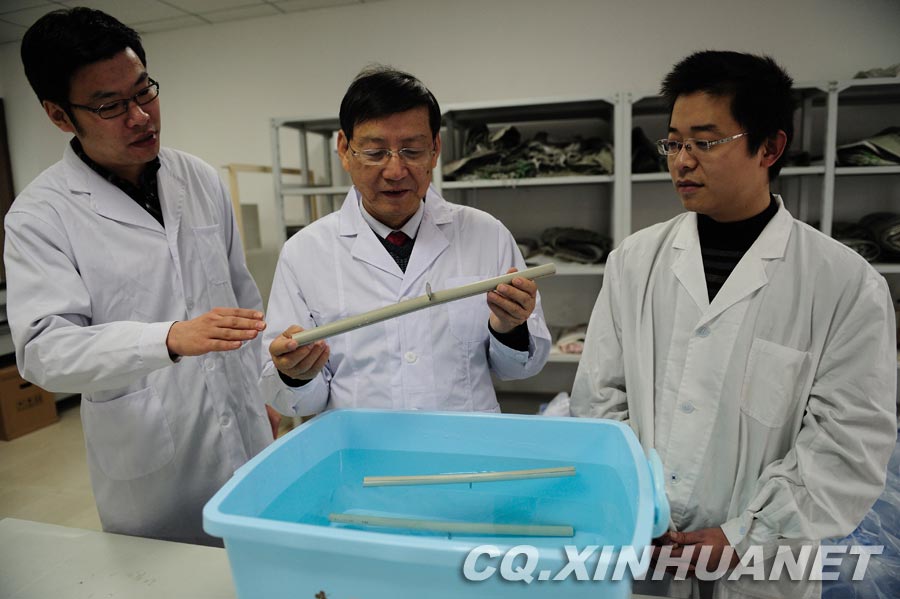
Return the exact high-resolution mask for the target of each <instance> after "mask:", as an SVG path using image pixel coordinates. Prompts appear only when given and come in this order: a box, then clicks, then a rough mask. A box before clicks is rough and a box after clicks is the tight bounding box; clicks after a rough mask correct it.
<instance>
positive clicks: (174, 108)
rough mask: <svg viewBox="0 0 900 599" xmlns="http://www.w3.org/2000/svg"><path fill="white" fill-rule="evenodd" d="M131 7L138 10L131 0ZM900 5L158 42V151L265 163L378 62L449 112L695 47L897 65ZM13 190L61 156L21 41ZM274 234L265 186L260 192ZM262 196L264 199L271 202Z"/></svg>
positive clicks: (654, 73)
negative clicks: (281, 134) (272, 124)
mask: <svg viewBox="0 0 900 599" xmlns="http://www.w3.org/2000/svg"><path fill="white" fill-rule="evenodd" d="M132 1H134V0H132ZM898 31H900V9H898V4H897V0H857V1H854V2H846V1H844V0H818V1H816V0H794V1H785V0H755V1H747V0H740V1H722V0H720V1H718V2H710V1H708V0H682V1H681V2H673V1H671V0H607V1H604V2H599V1H594V2H592V1H588V0H568V1H565V0H562V1H557V2H551V1H547V0H542V1H534V0H455V1H453V2H441V1H435V0H384V1H382V2H377V3H373V4H359V5H352V6H345V7H340V8H332V9H323V10H317V11H309V12H302V13H293V14H290V15H282V16H278V17H271V18H263V19H256V20H252V21H246V22H240V23H224V24H218V25H210V26H206V27H198V28H191V29H182V30H177V31H170V32H161V33H153V34H147V35H145V36H144V45H145V48H146V50H147V55H148V59H149V69H150V72H151V74H152V75H153V76H154V77H155V78H157V79H159V81H160V82H161V84H162V85H161V87H162V96H161V102H162V104H163V143H164V144H166V145H169V146H173V147H176V148H180V149H183V150H186V151H188V152H191V153H194V154H197V155H199V156H201V157H202V158H204V159H205V160H207V161H208V162H210V163H211V164H213V165H216V166H222V165H224V164H227V163H230V162H242V163H257V164H269V163H270V162H271V158H270V142H269V130H268V121H269V118H271V117H274V116H306V115H336V113H337V109H338V105H339V102H340V99H341V97H342V95H343V93H344V91H345V90H346V88H347V85H348V84H349V82H350V80H351V79H352V78H353V76H354V75H355V74H356V73H357V72H358V71H359V70H360V68H362V67H363V66H364V65H365V64H367V63H368V62H373V61H375V62H382V63H387V64H392V65H394V66H397V67H399V68H403V69H407V70H409V71H411V72H412V73H414V74H416V75H417V76H419V77H420V78H421V79H423V80H424V81H425V83H426V84H427V85H428V86H429V87H430V88H431V89H432V91H433V92H434V93H435V95H436V96H437V98H438V100H439V101H440V102H441V103H442V104H450V103H458V102H471V101H482V100H503V99H512V98H522V97H531V96H544V97H546V96H574V95H602V94H605V93H610V92H614V91H624V90H633V91H653V90H655V89H656V88H657V87H658V85H659V80H660V79H661V77H662V76H663V75H664V74H665V73H666V72H667V70H668V69H669V68H670V67H671V65H672V64H673V63H674V62H675V61H677V60H678V59H680V58H682V57H683V56H685V55H686V54H688V53H690V52H691V51H694V50H699V49H705V48H716V49H736V50H745V51H752V52H758V53H768V54H770V55H772V56H773V57H775V58H776V59H777V60H778V61H779V62H781V63H782V64H783V65H784V66H785V67H786V68H787V69H788V70H789V71H790V72H791V74H792V75H793V76H794V77H795V79H796V80H798V81H813V80H831V79H847V78H850V77H852V76H853V75H854V74H855V73H856V72H857V71H858V70H863V69H868V68H872V67H876V66H887V65H890V64H894V63H896V62H900V35H898V34H897V32H898ZM2 91H5V92H6V93H5V96H4V97H5V101H6V110H7V119H8V122H9V131H10V144H11V150H12V161H13V174H14V184H15V188H16V190H17V191H19V190H21V189H22V188H23V187H24V186H25V185H26V184H27V183H28V182H29V181H30V180H31V179H32V178H34V177H35V176H36V175H37V174H38V173H39V172H40V171H41V170H42V169H43V168H45V167H47V166H48V165H50V164H51V163H52V162H54V161H56V160H58V159H59V156H60V155H61V152H62V146H63V143H64V141H65V136H64V135H62V134H61V133H59V132H57V131H55V129H54V128H53V127H52V126H51V125H50V123H49V122H48V121H47V119H46V117H45V116H44V114H43V112H42V111H41V109H40V106H39V105H38V103H37V101H36V99H35V97H34V95H33V93H32V92H31V90H30V88H29V87H28V84H27V81H26V80H25V77H24V74H23V72H22V67H21V63H20V60H19V47H18V43H14V44H4V45H0V93H2ZM251 195H252V196H253V197H249V196H248V194H247V193H246V192H244V190H243V189H242V199H244V200H246V201H251V202H253V201H259V203H260V204H261V206H260V210H261V214H260V221H261V223H262V225H263V227H264V228H266V227H271V223H272V215H271V211H270V210H267V209H266V208H267V207H268V204H270V203H271V189H270V187H269V184H268V182H266V183H265V185H264V186H263V187H261V188H260V187H259V186H258V185H254V186H253V190H252V193H251ZM263 196H264V197H263Z"/></svg>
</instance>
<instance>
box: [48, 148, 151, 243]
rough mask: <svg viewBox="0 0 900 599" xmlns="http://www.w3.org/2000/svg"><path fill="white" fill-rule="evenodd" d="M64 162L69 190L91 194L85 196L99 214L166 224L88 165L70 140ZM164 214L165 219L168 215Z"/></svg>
mask: <svg viewBox="0 0 900 599" xmlns="http://www.w3.org/2000/svg"><path fill="white" fill-rule="evenodd" d="M63 164H64V165H65V174H66V184H67V185H68V187H69V190H70V191H71V192H72V193H73V194H76V195H86V196H88V198H85V200H86V201H88V202H90V206H91V208H93V209H94V211H96V212H97V213H98V214H100V215H102V216H105V217H106V218H109V219H112V220H115V221H118V222H123V223H127V224H130V225H134V226H136V227H143V228H145V229H153V230H156V231H160V232H162V230H163V228H162V225H160V224H159V221H157V220H156V219H155V218H153V217H152V216H151V215H150V213H148V212H147V211H146V210H144V209H143V208H141V207H140V206H139V205H138V204H137V202H135V201H134V200H132V199H131V198H129V197H128V196H127V195H126V194H125V192H124V191H122V190H121V189H119V188H118V187H116V186H115V185H113V184H112V183H110V182H109V181H106V180H105V179H104V178H103V177H101V176H100V175H98V174H97V173H96V172H95V171H94V170H93V169H92V168H91V167H89V166H88V165H86V164H85V163H84V161H82V160H81V158H79V157H78V155H77V154H76V153H75V151H74V150H73V149H72V147H71V146H70V145H69V144H66V149H65V151H64V153H63ZM160 197H162V190H161V191H160ZM161 201H162V200H161ZM163 218H164V219H165V215H164V216H163Z"/></svg>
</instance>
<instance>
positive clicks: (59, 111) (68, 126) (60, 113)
mask: <svg viewBox="0 0 900 599" xmlns="http://www.w3.org/2000/svg"><path fill="white" fill-rule="evenodd" d="M41 106H43V107H44V112H46V113H47V116H48V117H49V118H50V121H51V122H52V123H53V124H54V125H56V126H57V127H59V129H60V130H61V131H64V132H65V133H75V132H76V131H77V128H76V127H75V123H73V122H72V120H71V119H70V118H69V114H68V113H67V112H66V111H65V110H63V107H62V106H60V105H59V104H57V103H56V102H51V101H50V100H44V101H43V102H41Z"/></svg>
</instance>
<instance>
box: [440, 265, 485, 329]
mask: <svg viewBox="0 0 900 599" xmlns="http://www.w3.org/2000/svg"><path fill="white" fill-rule="evenodd" d="M487 278H489V277H488V276H480V275H474V276H467V277H451V278H449V279H447V280H446V282H445V286H444V289H451V288H453V287H459V286H461V285H468V284H469V283H475V282H477V281H482V280H484V279H487ZM489 315H490V310H489V309H488V305H487V298H486V297H485V294H484V293H479V294H478V295H473V296H472V297H467V298H464V299H460V300H456V301H452V302H450V303H448V304H447V316H448V319H449V329H450V332H451V333H453V336H454V337H456V338H457V339H458V340H460V341H464V342H470V341H483V340H484V339H485V338H486V337H487V335H488V328H487V326H488V317H489Z"/></svg>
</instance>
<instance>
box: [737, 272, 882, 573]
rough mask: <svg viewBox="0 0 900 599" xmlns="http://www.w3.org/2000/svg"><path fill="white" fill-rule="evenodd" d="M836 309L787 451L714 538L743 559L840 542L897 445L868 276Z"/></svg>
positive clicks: (874, 279) (875, 292) (873, 277)
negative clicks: (753, 552) (786, 544)
mask: <svg viewBox="0 0 900 599" xmlns="http://www.w3.org/2000/svg"><path fill="white" fill-rule="evenodd" d="M858 287H859V292H858V293H855V294H853V295H852V296H850V297H849V298H847V300H846V301H844V302H841V304H839V308H838V310H837V312H836V314H835V317H834V319H833V325H832V329H833V330H832V332H831V333H830V334H829V335H828V339H827V341H826V346H825V348H824V350H823V352H822V358H821V360H820V363H819V365H818V367H817V369H816V374H815V378H814V381H813V384H812V388H811V391H810V396H809V401H808V405H807V409H806V414H805V416H804V417H803V423H802V426H801V428H800V432H799V434H798V436H797V440H796V442H795V445H794V447H793V449H791V450H790V451H789V452H788V453H787V455H785V457H784V458H783V459H781V460H778V461H776V462H773V463H772V464H770V465H769V466H768V467H767V468H766V469H765V470H764V471H763V472H762V475H761V476H760V478H759V482H758V483H757V492H756V494H755V496H754V497H753V499H752V500H751V501H750V503H749V505H748V507H747V509H746V510H745V511H744V512H743V513H741V514H740V515H738V516H737V517H736V518H734V519H732V520H729V521H728V522H726V523H725V524H724V525H723V526H722V529H723V531H724V532H725V534H726V536H727V537H728V540H729V542H730V543H731V544H732V545H733V546H735V548H736V549H737V550H738V552H739V553H741V554H743V552H744V551H746V549H747V547H749V546H750V545H761V546H763V551H764V554H765V556H766V557H767V558H768V557H770V556H771V555H773V554H774V552H775V551H776V549H777V545H778V544H779V542H782V541H781V540H782V539H784V540H795V539H811V540H819V539H824V538H829V537H843V536H846V535H847V534H849V533H850V532H852V531H853V529H854V528H855V527H856V526H857V525H858V524H859V522H860V521H861V520H862V519H863V517H864V516H865V514H866V512H867V511H868V510H869V508H870V507H871V506H872V505H873V504H874V502H875V500H876V499H877V498H878V496H879V495H880V493H881V491H882V489H883V487H884V481H885V476H886V468H887V463H888V460H889V459H890V455H891V452H892V450H893V448H894V444H895V442H896V437H897V426H896V414H895V411H896V407H895V402H896V385H897V361H896V356H897V353H896V351H897V350H896V340H895V336H896V328H895V324H894V313H893V309H892V306H891V298H890V293H889V291H888V289H887V285H886V283H885V281H884V279H883V278H882V277H881V276H879V275H877V274H875V273H874V271H873V272H872V273H871V274H870V275H869V276H868V278H867V280H865V281H864V282H863V283H862V284H861V285H859V286H858Z"/></svg>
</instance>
